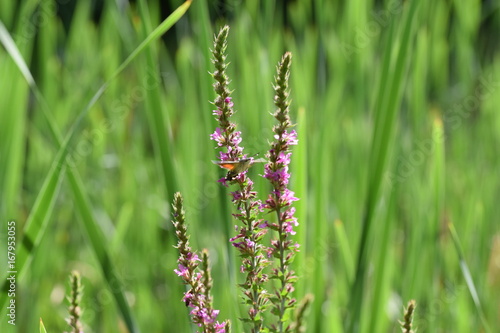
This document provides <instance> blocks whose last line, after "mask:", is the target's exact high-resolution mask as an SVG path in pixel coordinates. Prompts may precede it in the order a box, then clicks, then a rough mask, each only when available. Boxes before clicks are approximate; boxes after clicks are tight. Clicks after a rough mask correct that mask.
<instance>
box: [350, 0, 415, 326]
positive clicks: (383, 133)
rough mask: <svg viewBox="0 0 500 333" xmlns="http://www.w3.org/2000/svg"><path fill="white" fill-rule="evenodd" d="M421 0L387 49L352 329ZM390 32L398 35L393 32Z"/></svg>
mask: <svg viewBox="0 0 500 333" xmlns="http://www.w3.org/2000/svg"><path fill="white" fill-rule="evenodd" d="M418 4H419V2H418V1H414V2H412V3H410V6H411V7H410V8H409V11H408V13H407V17H406V19H405V20H403V22H404V27H403V33H402V36H401V40H400V41H399V43H396V41H395V38H389V42H388V44H387V47H386V50H385V58H384V65H383V72H382V77H381V80H380V85H379V91H378V94H377V102H376V104H375V113H376V114H375V130H374V135H373V143H372V149H371V155H370V164H371V165H372V166H373V167H372V168H370V173H369V177H368V189H367V195H366V201H365V212H364V216H363V226H362V233H361V240H360V245H359V246H360V247H359V250H358V260H357V268H356V277H355V281H354V284H353V287H352V291H351V294H352V296H351V300H350V302H351V304H350V310H351V317H350V318H349V319H348V322H347V328H348V329H347V331H348V332H358V331H359V330H360V325H361V323H360V321H361V313H362V304H363V298H364V296H365V290H364V286H365V281H366V271H367V268H368V265H369V262H368V261H369V259H368V246H369V244H370V239H371V237H372V230H371V229H372V228H371V226H372V223H373V220H374V212H375V207H376V205H377V203H378V201H379V195H380V192H381V184H382V180H383V179H384V172H385V170H386V167H387V162H388V160H389V153H390V151H391V148H392V146H393V139H394V138H393V137H394V132H395V129H396V119H397V114H398V112H397V111H398V108H399V105H400V104H401V99H402V90H403V87H404V85H405V80H404V75H405V73H406V67H407V63H408V54H409V50H410V46H411V45H412V41H413V35H414V32H413V31H414V29H413V25H414V24H413V23H414V20H415V19H416V17H417V14H418V13H417V9H418ZM394 24H395V23H394V21H392V23H391V31H394V30H393V29H394ZM390 35H392V36H394V34H393V33H391V34H390ZM394 45H398V46H399V49H398V53H397V57H396V59H394V60H395V63H394V66H392V67H391V66H390V61H391V58H392V57H391V55H392V54H393V52H392V51H393V46H394Z"/></svg>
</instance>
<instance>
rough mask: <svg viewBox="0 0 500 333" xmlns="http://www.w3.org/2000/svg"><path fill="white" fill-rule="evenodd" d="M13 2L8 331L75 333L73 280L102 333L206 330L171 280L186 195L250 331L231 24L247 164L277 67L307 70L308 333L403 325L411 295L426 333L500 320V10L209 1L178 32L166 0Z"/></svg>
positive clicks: (7, 105)
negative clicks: (12, 277) (236, 200)
mask: <svg viewBox="0 0 500 333" xmlns="http://www.w3.org/2000/svg"><path fill="white" fill-rule="evenodd" d="M170 2H171V3H170V4H169V5H170V7H171V8H172V10H173V8H177V6H179V4H180V2H179V1H175V2H174V1H170ZM13 3H14V2H11V1H2V2H0V20H1V23H2V25H1V26H0V28H2V27H3V26H5V29H0V36H1V40H2V44H3V47H2V48H1V49H0V77H1V78H2V80H0V91H2V92H3V96H4V97H3V101H4V102H3V103H0V133H2V140H0V156H1V160H2V163H0V217H1V218H2V219H3V220H2V221H0V222H1V223H0V228H1V229H0V240H1V241H0V247H2V249H1V251H0V252H1V253H5V247H4V244H5V239H6V230H7V226H6V223H7V221H9V220H14V221H16V222H17V224H16V226H17V245H18V252H17V264H18V265H19V267H18V269H19V272H20V273H21V274H20V275H18V281H17V283H18V284H17V291H16V302H17V303H16V304H17V306H18V307H17V309H16V313H17V319H18V321H17V325H16V327H11V325H9V324H8V323H7V321H6V320H5V318H7V317H6V316H5V307H3V306H2V310H1V313H0V314H1V317H0V318H2V320H1V321H0V331H1V332H11V331H12V332H17V331H19V332H33V331H36V330H37V329H38V330H42V329H44V328H43V325H42V324H41V323H40V322H39V318H40V317H41V318H44V325H45V327H47V328H48V329H49V331H51V332H62V331H63V330H65V329H66V328H67V326H66V323H65V322H64V318H65V316H66V303H65V302H64V297H63V294H64V293H63V292H61V290H64V284H65V281H66V277H67V275H68V273H69V272H70V271H72V270H73V269H77V270H78V271H80V272H81V275H82V280H83V281H82V283H83V284H84V285H85V295H84V297H83V299H82V307H83V308H84V309H85V311H84V312H83V314H82V318H81V321H82V322H83V323H84V325H85V326H87V327H89V328H92V330H93V331H96V332H118V331H120V329H122V330H123V328H122V327H124V326H126V325H129V327H131V326H133V325H137V327H138V328H140V330H141V331H143V332H168V331H172V332H188V331H194V330H195V329H196V328H195V327H192V326H191V325H190V323H189V318H188V316H187V313H186V307H185V305H184V304H183V303H182V301H181V298H182V294H183V292H184V291H185V289H184V286H183V285H182V284H180V283H179V279H178V277H177V276H176V275H175V273H174V272H173V269H174V268H176V267H177V264H176V260H177V251H176V250H175V249H174V248H173V246H172V245H174V244H175V243H176V240H175V237H174V234H173V229H172V226H171V225H170V222H169V220H170V211H169V209H170V202H171V198H172V197H173V194H174V192H176V191H180V192H182V193H183V196H184V198H185V207H186V220H187V222H188V224H189V225H190V227H189V228H190V230H191V231H192V238H191V240H190V241H191V243H192V245H193V247H194V248H207V249H208V250H209V251H210V257H211V264H212V267H211V272H212V277H213V283H214V284H213V289H212V293H213V295H214V308H217V309H221V313H220V315H219V318H220V319H221V320H224V319H231V325H232V329H233V331H234V332H241V331H243V325H242V324H241V322H240V321H239V320H238V318H239V317H242V312H243V311H245V309H246V308H247V307H246V306H244V305H241V297H240V295H239V293H238V287H237V284H238V283H241V282H242V281H243V280H242V278H243V277H242V274H241V273H240V272H239V269H240V268H239V259H238V258H236V256H235V254H234V249H232V248H231V246H230V244H229V242H228V238H229V237H232V236H234V232H233V225H232V224H233V221H232V220H231V216H230V214H231V212H232V209H233V208H232V207H231V205H230V204H229V201H230V197H229V196H228V195H227V194H228V193H229V192H228V190H227V189H225V188H223V187H222V186H220V184H217V183H216V180H217V179H219V178H221V177H222V176H223V173H224V172H223V171H222V170H220V169H219V168H218V167H217V166H215V165H213V164H212V163H211V162H210V161H211V160H213V159H215V158H216V153H215V151H214V149H213V142H211V141H210V140H209V135H210V133H212V132H213V130H214V128H215V126H216V124H215V121H214V120H213V117H212V115H211V113H212V111H211V110H212V109H213V105H211V104H210V103H209V101H210V100H213V98H214V93H213V91H212V87H211V84H212V80H211V76H210V74H209V73H208V72H209V71H211V68H212V66H211V63H210V57H211V54H210V51H209V48H210V47H211V40H212V38H213V32H214V31H217V30H218V29H219V28H220V27H221V26H223V25H224V24H228V25H230V27H231V34H230V35H229V41H228V48H227V54H228V60H229V62H230V65H229V67H228V69H227V71H228V76H229V77H230V78H231V80H232V81H231V83H230V87H231V89H234V92H233V93H232V97H233V102H234V107H235V110H236V111H237V112H236V113H235V118H236V120H237V121H236V122H237V123H238V124H239V128H238V129H237V130H241V131H242V137H243V142H242V146H244V147H245V152H247V153H249V154H254V153H260V154H261V155H263V154H264V153H265V151H266V150H268V147H269V144H268V142H269V141H271V140H272V139H273V137H272V126H273V123H272V117H270V115H269V113H272V112H274V106H273V87H272V82H273V81H274V80H273V75H274V73H275V68H274V66H275V64H276V63H277V62H278V61H279V59H280V57H281V55H282V54H283V53H284V52H285V51H291V52H292V53H293V55H294V63H293V66H292V69H291V76H290V88H291V96H292V97H293V98H292V101H291V119H292V120H293V122H294V123H296V127H295V129H296V130H297V132H298V136H299V145H298V146H296V147H294V148H293V152H294V154H293V157H292V158H293V159H292V164H291V167H290V171H291V174H292V176H291V183H290V189H292V190H293V191H294V192H295V194H296V196H297V197H299V198H300V199H301V200H300V201H298V202H297V203H296V207H297V212H296V216H297V217H298V218H299V223H300V226H299V227H298V228H297V235H296V238H295V239H296V240H297V241H298V242H299V243H300V244H301V247H300V252H299V253H298V254H297V255H296V258H295V260H294V263H293V264H292V269H294V270H295V271H296V273H297V275H298V276H299V280H298V282H297V283H298V284H297V288H296V292H295V294H294V295H293V297H296V298H297V299H298V300H301V299H302V298H303V297H304V295H305V294H308V293H312V294H314V300H313V301H312V302H310V303H308V304H309V305H308V310H307V311H306V315H305V316H304V317H303V318H302V317H301V322H302V323H303V325H304V326H305V327H306V328H307V332H354V331H358V332H391V331H397V330H399V323H398V319H399V320H400V319H401V318H403V305H405V304H406V303H407V301H408V300H410V299H414V300H415V301H416V303H417V307H416V309H415V313H414V316H413V326H412V329H413V330H415V329H416V330H417V331H418V332H442V331H453V332H478V331H487V330H488V327H491V328H495V327H499V326H500V319H499V318H498V309H499V307H500V285H499V284H498V283H499V280H498V278H495V276H498V275H499V274H500V273H499V268H498V266H495V264H494V263H495V262H498V258H499V256H500V253H499V251H498V250H495V249H497V248H498V246H497V247H495V246H493V244H494V240H495V239H496V238H495V237H499V236H498V235H499V234H500V225H499V223H498V209H497V205H498V204H497V198H498V188H499V183H498V165H500V154H498V147H497V145H498V144H497V143H498V142H500V114H499V113H498V112H497V111H498V105H499V104H500V93H499V89H500V55H499V53H498V46H497V45H498V43H497V42H496V40H497V35H498V33H497V32H498V31H499V27H500V16H499V12H498V9H495V8H490V7H488V2H461V3H459V2H440V1H437V2H418V1H417V2H415V1H413V2H401V1H394V2H380V1H378V2H362V1H349V2H340V1H324V0H315V1H307V0H297V1H293V2H286V3H287V4H286V5H285V4H284V2H278V1H264V0H262V1H222V0H221V1H215V2H204V1H195V2H193V3H192V4H191V7H190V8H189V10H188V11H187V13H186V14H185V16H184V17H183V18H182V19H180V16H177V18H176V19H180V20H179V21H178V22H177V24H176V25H175V26H174V29H175V30H169V31H168V32H167V33H166V34H165V35H164V36H163V39H159V37H160V34H161V33H163V32H164V31H166V30H167V29H168V27H167V25H168V24H167V25H165V24H166V23H165V22H164V23H163V25H162V23H161V22H162V20H163V19H164V17H166V15H165V16H164V17H160V15H159V13H160V4H159V2H155V1H147V2H146V1H138V2H136V4H135V5H130V6H128V7H123V8H119V7H117V3H116V2H112V1H108V2H104V3H103V7H102V11H101V12H100V16H96V15H95V14H96V13H97V12H99V9H98V8H92V7H91V5H90V4H91V3H92V2H86V1H80V2H75V3H76V7H75V8H74V12H73V14H72V15H69V14H65V13H66V12H67V7H65V6H66V5H65V4H63V2H62V1H61V2H58V1H42V2H39V3H37V2H36V1H27V0H26V1H19V4H18V5H17V7H16V5H13ZM382 3H383V4H382ZM416 3H419V5H418V7H413V6H416ZM414 4H415V5H414ZM184 9H186V8H184ZM57 13H59V14H61V15H63V16H64V20H63V19H62V18H61V17H60V16H58V14H57ZM168 14H170V13H168ZM168 14H167V15H168ZM97 17H98V21H96V20H95V19H97ZM93 19H94V20H93ZM175 21H176V20H175ZM171 23H173V22H169V24H171ZM157 27H158V29H159V30H158V29H157ZM155 29H157V30H155ZM8 36H11V37H12V39H13V42H14V43H15V44H16V47H17V49H18V50H19V52H18V53H17V54H16V53H12V48H9V42H8ZM148 36H149V37H148ZM155 38H156V39H155ZM141 43H142V44H141ZM137 45H141V46H140V47H139V48H137V49H136V46H137ZM11 46H12V45H11ZM141 50H142V53H138V52H139V51H141ZM134 57H135V60H134V61H130V60H132V58H134ZM117 69H118V71H117ZM118 72H120V74H119V75H118V76H117V73H118ZM31 77H33V79H31ZM35 83H36V87H37V89H35V88H34V87H35V86H34V84H35ZM103 83H104V85H103ZM100 87H106V91H104V89H100ZM101 94H102V95H101ZM99 96H100V98H99ZM89 101H91V102H90V103H89ZM71 135H73V137H72V138H71ZM70 138H71V139H70ZM65 145H66V148H67V149H63V148H61V147H65ZM63 161H65V163H66V162H67V163H68V164H64V163H62V162H63ZM63 165H64V166H65V167H60V166H63ZM259 168H262V167H261V166H259V165H257V164H256V165H255V166H253V167H252V168H251V169H250V170H249V172H250V174H251V175H252V179H255V180H257V181H256V182H255V189H256V190H257V191H258V192H259V193H268V192H269V188H268V183H267V181H266V180H265V179H261V180H260V181H258V179H259V178H260V177H258V175H259V174H263V170H262V169H259ZM230 190H232V189H230ZM261 199H264V198H261ZM270 218H271V217H270ZM367 221H369V222H367ZM449 226H451V227H449ZM450 230H453V232H450ZM23 237H24V238H23ZM22 239H24V241H23V240H22ZM28 240H30V241H28ZM6 261H7V259H6V256H5V255H3V254H1V255H0V267H2V272H0V277H1V278H2V282H1V283H4V281H5V280H4V279H3V277H4V275H5V274H6V270H5V269H4V268H3V267H6ZM2 292H4V291H2ZM3 296H4V295H3V294H2V298H1V299H2V301H4V299H5V298H4V297H3ZM165 309H166V310H165ZM127 316H128V317H127ZM122 318H125V319H122ZM348 323H350V324H348Z"/></svg>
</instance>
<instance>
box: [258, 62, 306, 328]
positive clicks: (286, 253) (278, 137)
mask: <svg viewBox="0 0 500 333" xmlns="http://www.w3.org/2000/svg"><path fill="white" fill-rule="evenodd" d="M291 61H292V54H291V53H289V52H287V53H285V54H284V55H283V57H282V59H281V61H280V63H279V64H278V67H277V71H278V73H277V76H276V84H275V86H274V90H275V97H274V103H275V105H276V107H277V110H276V112H275V113H274V117H275V118H276V120H277V121H278V124H277V125H275V126H274V127H273V132H274V133H275V135H274V141H273V142H272V143H271V149H270V150H269V152H268V153H267V154H266V157H267V158H268V160H269V162H268V163H267V164H266V165H265V167H264V170H265V172H264V178H267V179H268V180H269V182H270V183H271V185H272V187H273V191H272V192H271V194H270V195H269V197H268V198H267V200H266V202H265V204H264V205H263V208H264V209H267V210H269V211H270V212H276V216H277V223H268V227H269V228H270V229H271V230H274V231H276V232H277V233H278V238H277V239H273V240H272V241H271V250H270V251H269V252H268V255H270V256H273V257H274V258H275V259H276V260H277V263H276V266H275V267H274V268H273V269H272V274H271V278H272V279H276V280H278V281H280V286H278V287H277V290H276V292H275V293H274V296H273V297H271V298H270V300H271V302H272V304H273V311H272V313H273V314H275V315H277V316H278V324H277V325H272V326H271V331H272V332H290V331H291V327H290V326H287V327H284V318H285V312H286V311H287V310H289V309H291V308H293V306H294V304H295V303H296V300H295V299H293V298H292V297H291V296H290V293H291V292H292V291H293V290H294V288H293V283H294V282H295V281H296V279H297V278H296V277H295V276H294V271H293V270H291V269H290V268H289V265H290V263H291V261H292V260H293V257H294V255H295V253H296V252H297V251H298V244H294V243H293V241H292V240H291V239H290V238H291V235H294V234H295V231H294V230H293V227H295V226H297V225H298V222H297V219H296V218H295V217H294V213H295V208H293V207H291V205H292V203H293V202H294V201H297V200H298V199H297V198H296V197H295V194H294V192H292V191H291V190H290V189H288V187H287V186H288V181H289V179H290V173H289V172H288V165H289V164H290V157H291V156H292V153H291V152H290V146H293V145H296V144H297V143H298V140H297V133H296V132H295V131H294V130H292V131H289V128H290V127H292V123H291V121H290V116H289V106H290V102H289V101H288V91H287V90H288V78H289V75H290V65H291Z"/></svg>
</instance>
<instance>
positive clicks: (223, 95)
mask: <svg viewBox="0 0 500 333" xmlns="http://www.w3.org/2000/svg"><path fill="white" fill-rule="evenodd" d="M228 33H229V27H228V26H225V27H223V28H222V29H221V30H220V32H219V34H218V35H217V36H216V38H215V41H214V49H213V51H212V53H213V60H212V61H213V64H214V66H215V71H214V72H213V74H212V76H213V77H214V79H215V83H214V85H213V86H214V89H215V92H216V94H217V97H216V98H215V101H214V103H213V104H214V105H215V106H216V107H217V110H214V111H213V114H214V115H215V118H216V120H217V122H218V127H217V128H216V129H215V132H214V133H213V134H212V135H210V138H211V139H212V140H214V141H215V142H216V143H217V147H216V148H225V149H226V152H220V155H219V157H220V160H221V161H222V162H224V161H229V162H231V163H232V164H227V166H228V167H231V168H232V169H230V170H231V171H229V172H228V175H227V176H226V177H225V178H222V179H220V180H219V182H221V183H222V184H223V185H224V186H228V185H229V184H236V185H238V189H237V190H236V191H234V192H231V196H232V202H233V203H234V204H235V206H236V208H237V209H238V213H236V214H233V216H234V217H235V218H236V219H238V220H240V222H241V226H237V227H236V232H237V235H236V236H235V237H232V238H231V239H230V242H231V243H232V245H233V246H234V247H235V248H236V249H237V250H238V251H239V252H240V257H241V258H242V266H241V272H242V273H244V274H246V279H245V282H244V283H243V284H240V286H241V288H242V290H243V294H244V302H245V303H246V304H248V305H249V310H248V318H249V319H242V320H243V321H246V322H249V323H250V324H251V325H252V326H251V332H261V331H262V330H263V328H264V323H263V316H262V313H263V312H264V310H265V308H266V307H267V304H268V301H269V300H268V293H267V291H266V290H265V289H264V286H263V285H264V283H265V282H266V281H267V280H268V276H267V275H266V274H264V273H263V270H264V268H265V267H266V266H267V265H268V260H267V258H266V256H265V255H264V253H266V252H267V248H266V247H264V246H263V245H262V244H260V241H261V240H262V238H263V237H264V235H265V233H266V232H267V229H266V228H265V224H263V223H262V220H259V219H257V214H258V213H259V211H260V207H261V205H262V204H261V202H260V201H259V200H257V199H256V196H257V193H256V192H255V191H253V182H252V181H251V180H250V179H249V178H248V177H247V175H246V170H247V169H248V167H249V166H250V165H251V164H252V162H253V160H252V159H247V157H246V155H243V147H240V146H239V144H240V143H241V132H239V131H236V125H235V124H234V123H233V122H231V116H232V115H233V113H234V111H233V106H234V104H233V102H232V100H231V97H230V96H229V95H230V93H231V91H230V90H229V88H228V84H229V79H228V77H227V75H226V73H225V70H226V68H227V63H226V62H225V61H226V56H225V54H224V53H225V50H226V46H227V36H228ZM222 162H220V165H222V164H223V163H222ZM239 163H244V164H239Z"/></svg>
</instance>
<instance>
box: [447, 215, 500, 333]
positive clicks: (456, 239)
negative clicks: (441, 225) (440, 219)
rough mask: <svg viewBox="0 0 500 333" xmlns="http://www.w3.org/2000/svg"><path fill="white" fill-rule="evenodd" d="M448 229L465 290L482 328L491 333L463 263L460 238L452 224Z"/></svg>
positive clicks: (468, 271) (471, 280) (477, 295)
mask: <svg viewBox="0 0 500 333" xmlns="http://www.w3.org/2000/svg"><path fill="white" fill-rule="evenodd" d="M448 228H449V229H450V234H451V238H452V239H453V243H454V244H455V250H456V251H457V254H458V259H459V261H460V270H461V271H462V275H463V277H464V279H465V283H466V284H467V288H469V292H470V295H471V297H472V300H473V301H474V305H475V306H476V310H477V313H478V314H479V317H480V318H481V322H482V324H483V328H484V329H485V331H486V332H488V333H490V332H493V331H492V330H491V328H490V326H489V325H488V321H487V320H486V317H485V315H484V312H483V308H482V305H481V300H480V298H479V294H478V292H477V289H476V286H475V285H474V280H473V279H472V275H471V273H470V270H469V266H468V265H467V262H466V261H465V255H464V250H463V249H462V245H461V244H460V238H459V237H458V234H457V231H456V230H455V227H454V226H453V224H452V223H449V224H448Z"/></svg>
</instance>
